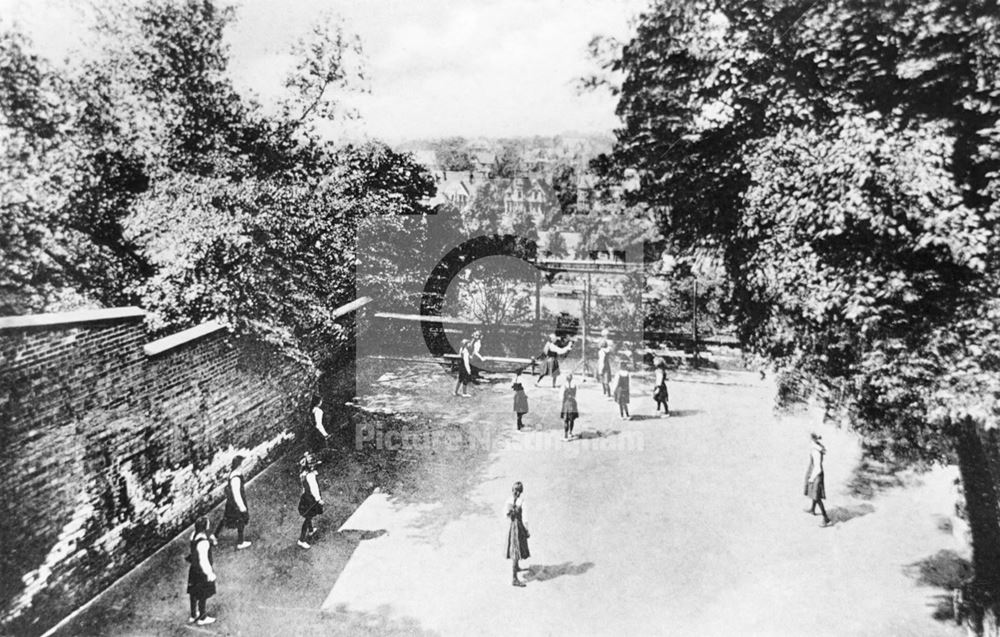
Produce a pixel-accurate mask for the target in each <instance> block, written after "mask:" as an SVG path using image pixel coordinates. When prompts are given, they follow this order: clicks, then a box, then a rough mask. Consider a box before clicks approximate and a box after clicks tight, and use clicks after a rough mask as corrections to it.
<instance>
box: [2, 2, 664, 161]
mask: <svg viewBox="0 0 1000 637" xmlns="http://www.w3.org/2000/svg"><path fill="white" fill-rule="evenodd" d="M647 3H648V0H243V1H242V2H240V3H239V4H240V6H239V9H238V19H237V22H236V24H235V25H233V27H232V28H231V29H230V32H229V33H228V34H227V39H228V42H229V44H230V46H231V54H232V70H233V80H234V81H235V83H236V84H237V86H239V87H240V88H241V89H243V90H246V91H248V92H253V93H254V94H255V95H256V96H258V98H259V99H260V101H261V102H262V103H264V104H265V105H267V104H270V103H273V101H274V100H275V98H276V96H277V95H278V94H279V93H280V91H281V90H282V86H281V82H282V78H283V77H284V74H285V73H286V71H287V69H288V68H289V67H290V65H291V64H292V60H293V58H292V57H291V55H290V54H289V50H290V48H291V46H292V45H293V44H294V43H295V42H296V41H297V40H298V39H299V38H301V37H302V36H304V35H306V34H307V33H308V31H309V29H310V28H311V27H312V26H313V25H314V24H316V23H318V22H322V21H323V20H324V18H326V17H328V16H334V17H338V16H339V17H340V18H341V19H342V20H343V21H344V23H345V26H346V29H347V30H348V31H350V32H354V33H357V34H358V35H359V36H360V38H361V42H362V47H363V49H364V52H365V60H366V61H365V68H366V72H367V75H368V78H369V79H368V82H367V88H368V89H369V91H370V92H369V93H368V94H363V95H355V96H350V97H349V98H348V102H349V103H350V105H351V106H353V107H354V108H355V109H357V110H358V111H359V113H360V115H361V119H360V120H359V121H357V122H353V123H351V124H348V125H344V126H343V127H342V128H341V129H340V131H339V132H338V133H337V135H346V136H350V137H358V136H360V137H365V136H368V137H376V138H379V139H384V140H386V141H396V142H398V141H405V140H409V139H422V138H429V137H443V136H450V135H461V136H465V137H477V136H486V137H505V136H528V135H555V134H559V133H563V132H568V131H576V132H588V133H589V132H594V133H609V132H611V131H612V130H613V129H614V127H615V126H616V124H617V120H616V118H615V116H614V108H615V99H614V97H613V96H612V95H610V93H609V92H607V91H597V92H588V93H584V94H580V92H579V91H578V90H577V87H576V82H575V80H576V79H577V78H579V77H581V76H584V75H586V74H588V73H591V72H594V71H595V70H597V65H596V63H595V62H594V61H592V60H591V59H590V58H589V56H588V54H587V44H588V42H589V41H590V40H591V38H593V37H594V36H595V35H599V34H600V35H607V36H613V37H615V38H618V39H619V40H627V39H628V37H629V34H630V33H631V28H632V22H633V19H634V16H635V15H636V14H637V13H638V12H639V11H641V10H642V9H643V8H644V7H645V6H646V4H647ZM80 7H81V3H80V2H79V0H76V1H74V0H0V26H8V25H9V24H11V22H16V23H17V24H19V25H20V26H21V27H22V28H24V29H25V30H27V31H28V32H29V33H30V34H31V35H32V37H33V39H34V41H35V44H36V46H37V48H38V49H39V51H40V52H41V53H43V54H45V55H47V56H48V57H53V58H55V59H62V58H63V57H64V56H66V55H71V56H72V55H75V51H79V50H80V46H81V44H80V43H81V41H82V37H83V36H84V35H85V24H86V21H87V20H86V12H85V11H84V10H82V9H81V8H80ZM84 52H85V51H84Z"/></svg>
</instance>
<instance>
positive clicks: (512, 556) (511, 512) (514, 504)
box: [506, 482, 531, 587]
mask: <svg viewBox="0 0 1000 637" xmlns="http://www.w3.org/2000/svg"><path fill="white" fill-rule="evenodd" d="M523 493H524V485H523V484H521V483H520V482H515V483H514V487H513V489H512V495H511V497H510V498H508V499H507V504H506V515H507V518H508V519H509V520H510V529H509V530H508V531H507V559H508V560H512V561H513V581H512V582H511V583H512V584H513V585H514V586H519V587H523V586H524V582H522V581H521V580H519V579H517V572H518V571H519V570H521V569H520V568H519V563H520V561H521V560H525V559H528V558H529V557H531V552H530V551H528V538H529V537H530V535H529V533H528V529H527V528H525V526H524V497H523V495H522V494H523Z"/></svg>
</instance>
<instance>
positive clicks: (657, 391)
mask: <svg viewBox="0 0 1000 637" xmlns="http://www.w3.org/2000/svg"><path fill="white" fill-rule="evenodd" d="M653 400H659V401H662V402H668V401H669V400H670V394H669V393H668V392H667V384H666V383H660V384H659V385H657V386H656V387H654V388H653Z"/></svg>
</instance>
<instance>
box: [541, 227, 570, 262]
mask: <svg viewBox="0 0 1000 637" xmlns="http://www.w3.org/2000/svg"><path fill="white" fill-rule="evenodd" d="M568 250H569V247H568V246H567V245H566V239H564V238H563V235H562V233H561V232H559V231H558V230H551V231H549V243H548V245H547V246H545V251H546V252H548V253H550V254H551V255H552V256H553V257H555V258H557V259H558V258H562V257H565V256H567V254H568Z"/></svg>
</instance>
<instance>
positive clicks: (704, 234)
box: [606, 0, 1000, 607]
mask: <svg viewBox="0 0 1000 637" xmlns="http://www.w3.org/2000/svg"><path fill="white" fill-rule="evenodd" d="M609 66H610V67H611V68H613V69H615V70H618V71H621V72H623V73H624V78H625V79H624V82H623V83H622V85H621V87H620V91H621V93H620V94H621V99H620V102H619V107H618V108H619V114H620V116H621V118H622V121H623V126H622V129H621V130H620V131H619V135H618V143H617V145H616V148H615V151H614V153H613V156H612V158H611V161H610V162H609V163H608V164H607V166H606V168H607V174H609V175H611V176H614V177H618V178H622V177H623V176H624V174H625V171H626V170H637V172H638V176H639V180H640V187H639V188H638V189H636V190H634V191H632V192H631V193H630V195H631V197H632V199H633V200H634V201H635V202H641V203H645V204H648V205H651V206H656V207H658V208H659V209H661V210H663V211H664V212H665V215H664V217H663V218H662V219H661V226H662V227H663V229H664V233H665V234H666V235H667V237H668V239H669V241H670V242H672V243H673V244H674V245H676V246H679V247H681V248H684V249H694V248H702V249H712V250H717V251H719V252H720V253H721V254H722V255H723V257H724V262H725V266H726V273H727V279H728V287H729V290H730V294H729V295H728V296H729V298H728V299H727V306H728V309H729V310H730V311H731V312H732V314H733V316H734V317H735V320H736V323H737V325H738V327H739V329H740V334H741V337H742V338H743V340H744V342H745V343H746V344H747V345H748V346H749V347H750V348H752V349H753V350H754V351H755V352H757V353H759V354H761V355H763V356H765V357H766V358H767V359H769V360H770V361H772V363H773V364H775V365H776V366H777V367H779V368H780V369H782V370H784V371H785V372H786V373H788V374H792V375H794V376H796V377H797V378H798V379H799V380H800V381H801V383H800V384H804V385H806V386H811V387H813V388H814V389H815V390H816V391H818V393H819V394H820V395H821V396H823V397H824V398H825V399H826V400H827V403H828V404H829V405H830V406H831V407H832V408H834V409H838V410H841V411H842V413H843V414H844V415H845V416H847V417H848V419H849V421H850V422H851V423H852V424H853V425H854V426H855V427H856V428H857V429H858V430H859V431H861V432H862V433H864V434H865V435H866V437H867V438H868V439H869V440H870V441H871V442H872V443H874V446H875V448H880V449H882V450H883V451H884V452H886V453H889V454H892V455H894V456H896V457H897V458H903V459H911V460H940V459H945V458H951V457H953V456H952V454H953V453H955V452H956V451H957V452H958V456H959V458H958V459H959V461H960V466H961V467H962V472H963V479H965V480H966V482H967V484H966V495H967V499H968V500H969V510H970V515H971V516H972V517H973V518H975V519H973V521H972V527H973V535H974V544H976V546H975V547H974V548H975V551H974V552H975V556H976V557H975V559H974V561H975V562H976V572H977V579H978V582H979V584H981V585H982V586H980V588H979V589H978V590H980V591H982V590H988V591H990V592H989V593H988V594H987V595H985V597H984V596H982V595H980V596H979V597H978V598H977V599H979V601H980V602H982V601H983V600H988V603H985V604H983V605H984V606H987V607H988V606H991V605H993V606H994V607H996V604H997V601H998V600H1000V581H998V577H997V575H996V573H997V572H1000V568H998V566H1000V562H998V561H997V560H998V558H1000V550H998V546H997V540H998V538H1000V534H998V533H997V532H996V529H997V528H1000V527H998V523H1000V520H998V519H997V516H996V513H997V507H996V500H997V495H998V494H1000V464H997V463H996V462H992V463H991V462H990V461H989V460H988V458H989V456H988V454H987V456H984V457H982V458H979V456H977V455H976V454H977V453H979V454H980V455H982V453H981V452H976V449H979V447H980V446H982V445H983V444H985V445H986V447H987V448H989V445H990V444H995V442H996V440H995V438H996V436H995V435H994V433H991V432H995V431H996V429H995V428H996V423H997V421H998V419H997V416H998V415H1000V402H998V400H997V399H998V398H1000V394H998V393H997V389H998V378H1000V375H998V374H1000V366H998V362H1000V361H998V359H997V357H996V355H995V351H996V350H995V348H993V347H992V346H991V345H990V344H991V343H993V342H994V341H995V339H996V336H995V335H996V334H997V332H998V329H1000V314H998V313H997V310H996V307H995V305H996V300H995V299H996V298H997V281H998V277H997V274H998V272H997V263H998V261H997V257H998V255H1000V252H998V250H997V247H998V244H997V234H996V224H997V220H998V213H1000V207H998V203H997V195H998V194H1000V178H998V177H1000V176H998V172H997V171H998V169H1000V11H998V10H997V6H996V3H995V2H992V1H989V0H972V1H964V0H963V1H959V0H934V1H931V2H921V3H911V2H902V1H895V0H894V1H891V2H883V1H881V0H878V1H876V0H835V1H833V2H825V3H819V4H817V3H813V2H808V1H800V0H782V1H777V2H774V1H765V0H693V1H683V2H681V1H662V2H656V3H654V4H653V6H652V7H651V8H650V9H649V11H648V12H647V13H645V14H644V15H643V16H642V18H641V19H640V21H639V25H638V31H637V35H636V37H635V38H634V39H633V40H632V41H630V42H629V43H627V44H626V45H625V46H624V47H623V48H622V49H621V50H620V52H619V54H618V55H616V56H614V57H613V58H612V59H611V60H609ZM990 440H993V442H992V443H990V442H989V441H990ZM984 441H985V442H984ZM994 455H996V454H994ZM973 483H974V484H975V487H974V488H973V487H971V486H970V484H973ZM973 500H975V502H973ZM977 538H978V542H977V541H976V539H977Z"/></svg>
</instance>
